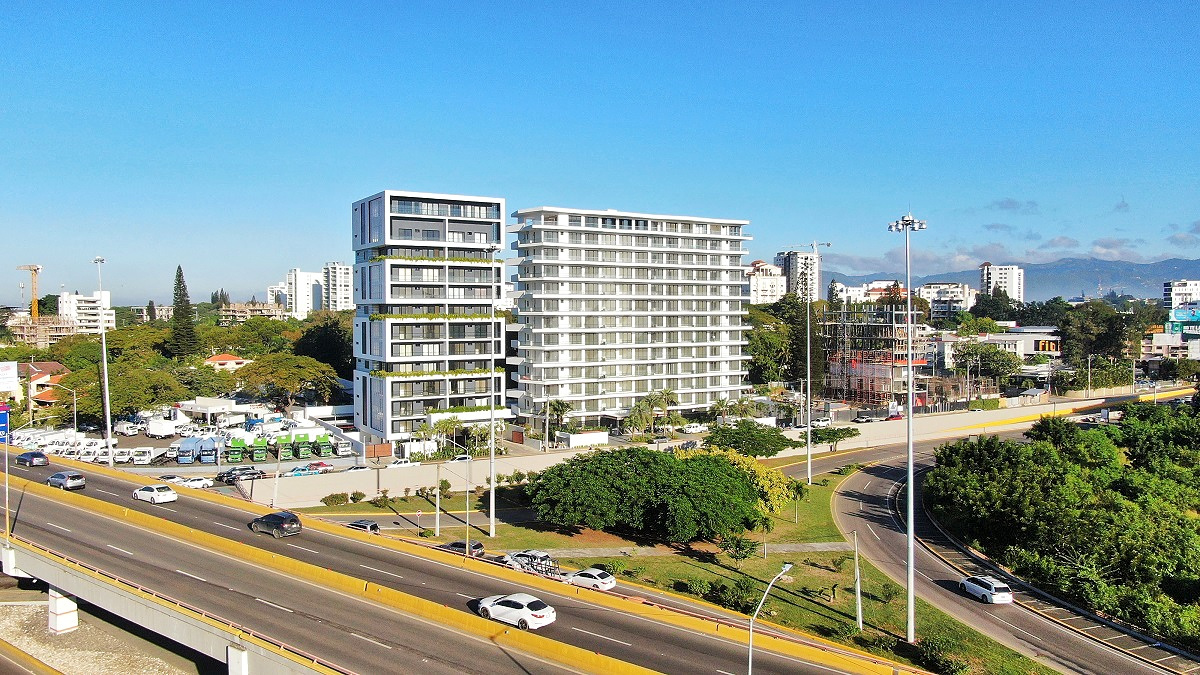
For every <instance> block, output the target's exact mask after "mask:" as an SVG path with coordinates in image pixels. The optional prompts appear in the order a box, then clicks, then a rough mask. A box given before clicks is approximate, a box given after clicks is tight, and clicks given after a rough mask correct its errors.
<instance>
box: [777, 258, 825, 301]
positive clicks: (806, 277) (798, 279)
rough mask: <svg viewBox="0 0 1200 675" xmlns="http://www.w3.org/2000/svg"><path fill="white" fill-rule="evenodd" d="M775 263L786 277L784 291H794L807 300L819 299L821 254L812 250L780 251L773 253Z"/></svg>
mask: <svg viewBox="0 0 1200 675" xmlns="http://www.w3.org/2000/svg"><path fill="white" fill-rule="evenodd" d="M775 264H776V265H778V266H779V267H780V269H782V270H783V276H784V277H785V278H786V279H787V290H786V291H785V292H786V293H795V294H796V295H798V296H800V299H801V300H803V299H804V297H805V295H806V294H807V295H808V301H809V302H816V301H818V300H820V299H821V256H819V255H817V254H816V253H813V252H811V251H810V252H807V253H806V252H803V251H780V252H779V253H776V254H775Z"/></svg>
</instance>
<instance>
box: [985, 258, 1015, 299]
mask: <svg viewBox="0 0 1200 675" xmlns="http://www.w3.org/2000/svg"><path fill="white" fill-rule="evenodd" d="M997 287H998V288H1000V289H1001V290H1003V291H1004V293H1005V294H1006V295H1007V296H1008V297H1010V298H1012V299H1013V300H1016V301H1017V302H1025V270H1023V269H1021V268H1020V267H1017V266H1016V265H993V264H992V263H990V262H985V263H983V264H982V265H980V266H979V292H980V293H986V294H988V295H992V294H993V293H994V291H995V290H996V288H997Z"/></svg>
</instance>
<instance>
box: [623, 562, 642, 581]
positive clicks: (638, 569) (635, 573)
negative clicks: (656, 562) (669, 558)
mask: <svg viewBox="0 0 1200 675" xmlns="http://www.w3.org/2000/svg"><path fill="white" fill-rule="evenodd" d="M645 573H646V566H645V565H634V566H633V567H630V568H629V569H627V570H625V575H626V576H630V577H633V578H634V579H638V578H640V577H641V576H642V575H643V574H645Z"/></svg>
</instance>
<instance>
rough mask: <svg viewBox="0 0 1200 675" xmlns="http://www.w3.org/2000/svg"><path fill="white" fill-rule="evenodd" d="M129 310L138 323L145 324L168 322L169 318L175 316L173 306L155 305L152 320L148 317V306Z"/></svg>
mask: <svg viewBox="0 0 1200 675" xmlns="http://www.w3.org/2000/svg"><path fill="white" fill-rule="evenodd" d="M129 309H130V310H132V311H133V318H134V320H135V321H137V322H138V323H146V322H147V321H170V320H171V317H173V316H175V306H174V305H155V306H154V318H153V319H151V317H150V306H149V305H143V306H141V307H130V308H129Z"/></svg>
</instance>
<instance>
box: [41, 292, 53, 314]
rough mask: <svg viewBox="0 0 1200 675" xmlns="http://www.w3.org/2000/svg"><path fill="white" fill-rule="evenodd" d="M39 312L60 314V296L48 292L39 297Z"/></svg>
mask: <svg viewBox="0 0 1200 675" xmlns="http://www.w3.org/2000/svg"><path fill="white" fill-rule="evenodd" d="M38 314H40V315H42V316H57V315H58V296H57V295H53V294H51V293H47V294H46V295H43V296H42V297H41V298H39V299H38Z"/></svg>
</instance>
